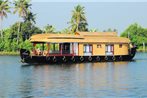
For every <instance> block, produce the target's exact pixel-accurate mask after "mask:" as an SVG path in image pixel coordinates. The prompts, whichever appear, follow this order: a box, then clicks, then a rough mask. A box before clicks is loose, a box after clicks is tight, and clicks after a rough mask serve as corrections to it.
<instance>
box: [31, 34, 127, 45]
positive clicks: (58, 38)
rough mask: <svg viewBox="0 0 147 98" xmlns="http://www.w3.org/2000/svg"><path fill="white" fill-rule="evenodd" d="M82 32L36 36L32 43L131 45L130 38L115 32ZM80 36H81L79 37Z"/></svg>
mask: <svg viewBox="0 0 147 98" xmlns="http://www.w3.org/2000/svg"><path fill="white" fill-rule="evenodd" d="M89 33H90V34H89ZM89 33H88V32H80V33H78V34H76V35H72V34H36V35H33V36H32V37H31V38H30V40H31V42H49V43H65V42H66V43H67V42H69V43H70V42H78V43H130V40H129V39H128V38H123V37H118V36H117V35H116V33H115V32H112V33H111V32H108V35H107V33H106V32H105V33H104V34H103V33H100V34H99V33H97V32H94V33H93V32H89ZM79 34H80V35H79Z"/></svg>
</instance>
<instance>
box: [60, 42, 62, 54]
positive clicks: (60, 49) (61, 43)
mask: <svg viewBox="0 0 147 98" xmlns="http://www.w3.org/2000/svg"><path fill="white" fill-rule="evenodd" d="M60 54H61V55H62V43H61V44H60Z"/></svg>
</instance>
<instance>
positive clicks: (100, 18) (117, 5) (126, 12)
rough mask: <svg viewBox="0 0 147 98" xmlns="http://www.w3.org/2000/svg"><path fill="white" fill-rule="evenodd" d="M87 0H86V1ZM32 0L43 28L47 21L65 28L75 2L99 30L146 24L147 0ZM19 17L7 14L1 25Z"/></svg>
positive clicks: (37, 23) (12, 21) (38, 20)
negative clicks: (83, 8) (145, 0)
mask: <svg viewBox="0 0 147 98" xmlns="http://www.w3.org/2000/svg"><path fill="white" fill-rule="evenodd" d="M59 1H60V2H59ZM86 1H87V2H86ZM86 1H85V0H77V1H76V0H64V1H62V2H61V0H54V1H52V0H32V9H31V10H32V12H33V13H35V14H36V25H37V26H38V27H41V28H43V27H44V26H45V25H47V24H50V25H53V26H55V28H56V30H57V31H60V30H63V29H64V28H67V27H68V26H69V24H67V23H68V22H69V21H70V18H71V14H72V10H73V8H74V6H76V5H78V4H80V5H81V6H84V7H85V13H86V18H87V21H88V28H89V29H98V30H100V31H103V30H107V29H108V28H112V29H117V30H118V34H120V33H121V32H123V31H124V30H125V29H126V28H127V27H128V26H129V25H130V24H133V23H138V24H140V25H141V26H143V27H147V12H146V10H147V2H144V1H143V0H141V1H140V2H138V1H137V0H136V1H135V0H126V1H127V2H124V1H122V0H118V1H117V2H115V1H116V0H111V1H109V2H108V0H103V1H102V0H86ZM16 21H19V18H18V15H14V14H8V18H7V19H4V21H3V28H7V27H9V26H11V25H12V24H14V23H15V22H16Z"/></svg>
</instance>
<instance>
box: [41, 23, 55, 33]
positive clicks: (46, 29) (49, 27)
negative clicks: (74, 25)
mask: <svg viewBox="0 0 147 98" xmlns="http://www.w3.org/2000/svg"><path fill="white" fill-rule="evenodd" d="M44 29H45V30H44V32H45V33H54V32H55V28H54V27H53V26H52V25H49V24H48V25H47V26H45V27H44Z"/></svg>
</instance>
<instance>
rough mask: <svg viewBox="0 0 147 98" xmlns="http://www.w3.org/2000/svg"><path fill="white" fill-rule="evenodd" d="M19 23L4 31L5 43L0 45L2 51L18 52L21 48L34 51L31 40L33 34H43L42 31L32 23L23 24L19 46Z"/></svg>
mask: <svg viewBox="0 0 147 98" xmlns="http://www.w3.org/2000/svg"><path fill="white" fill-rule="evenodd" d="M17 28H18V23H15V24H13V25H12V26H11V27H10V28H8V29H5V30H4V41H3V42H2V41H1V43H0V51H14V52H15V51H18V50H19V49H20V48H25V49H28V50H31V49H32V44H31V43H30V41H29V38H30V36H31V35H33V34H39V33H42V30H41V29H39V28H38V27H36V26H34V25H33V24H32V23H31V22H29V21H27V22H22V23H21V31H20V34H19V44H17Z"/></svg>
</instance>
